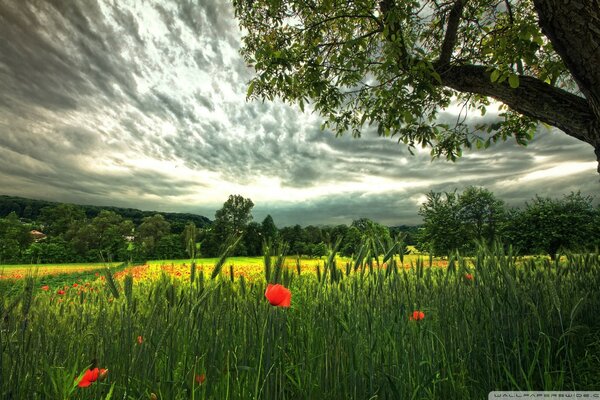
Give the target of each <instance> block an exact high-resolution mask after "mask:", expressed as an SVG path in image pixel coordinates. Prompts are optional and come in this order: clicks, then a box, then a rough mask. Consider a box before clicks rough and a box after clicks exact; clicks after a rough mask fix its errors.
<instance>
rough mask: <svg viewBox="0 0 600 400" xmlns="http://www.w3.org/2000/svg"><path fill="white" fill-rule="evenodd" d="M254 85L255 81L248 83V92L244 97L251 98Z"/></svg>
mask: <svg viewBox="0 0 600 400" xmlns="http://www.w3.org/2000/svg"><path fill="white" fill-rule="evenodd" d="M255 83H256V82H255V81H252V82H250V86H248V92H247V93H246V97H250V96H252V92H253V91H254V84H255Z"/></svg>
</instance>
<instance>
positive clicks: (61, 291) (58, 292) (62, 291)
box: [56, 289, 65, 296]
mask: <svg viewBox="0 0 600 400" xmlns="http://www.w3.org/2000/svg"><path fill="white" fill-rule="evenodd" d="M56 294H60V295H61V296H62V295H63V294H65V291H64V290H62V289H59V290H58V291H57V292H56Z"/></svg>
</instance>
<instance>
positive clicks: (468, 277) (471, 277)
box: [465, 274, 473, 281]
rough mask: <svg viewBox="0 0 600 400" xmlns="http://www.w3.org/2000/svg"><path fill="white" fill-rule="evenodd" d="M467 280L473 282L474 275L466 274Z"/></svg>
mask: <svg viewBox="0 0 600 400" xmlns="http://www.w3.org/2000/svg"><path fill="white" fill-rule="evenodd" d="M465 279H466V280H468V281H472V280H473V275H472V274H465Z"/></svg>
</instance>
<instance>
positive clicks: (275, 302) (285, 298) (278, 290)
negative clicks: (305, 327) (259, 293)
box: [265, 283, 292, 307]
mask: <svg viewBox="0 0 600 400" xmlns="http://www.w3.org/2000/svg"><path fill="white" fill-rule="evenodd" d="M265 297H266V298H267V300H269V303H271V305H272V306H277V307H289V306H290V302H291V300H292V292H291V291H290V290H289V289H288V288H286V287H284V286H282V285H279V284H277V285H273V284H271V283H269V284H268V285H267V290H266V291H265Z"/></svg>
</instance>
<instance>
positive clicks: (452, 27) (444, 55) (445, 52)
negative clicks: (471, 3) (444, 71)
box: [439, 0, 468, 66]
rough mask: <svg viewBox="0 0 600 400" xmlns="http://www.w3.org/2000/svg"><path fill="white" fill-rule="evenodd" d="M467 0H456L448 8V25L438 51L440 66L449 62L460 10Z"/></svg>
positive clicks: (456, 32)
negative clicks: (450, 7)
mask: <svg viewBox="0 0 600 400" xmlns="http://www.w3.org/2000/svg"><path fill="white" fill-rule="evenodd" d="M467 1H468V0H457V1H456V2H455V3H454V5H453V6H452V9H451V10H450V15H449V16H448V25H447V27H446V35H445V36H444V42H443V43H442V48H441V51H440V58H439V64H440V65H442V66H443V65H448V64H450V57H451V56H452V51H453V50H454V46H456V39H457V36H458V25H459V24H460V19H461V17H462V11H463V9H464V7H465V4H466V3H467Z"/></svg>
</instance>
